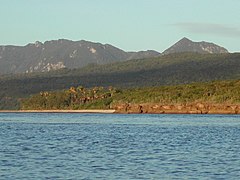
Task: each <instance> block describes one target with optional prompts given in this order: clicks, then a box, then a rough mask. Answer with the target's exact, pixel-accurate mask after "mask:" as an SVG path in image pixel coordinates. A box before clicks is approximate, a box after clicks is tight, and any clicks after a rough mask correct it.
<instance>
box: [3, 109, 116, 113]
mask: <svg viewBox="0 0 240 180" xmlns="http://www.w3.org/2000/svg"><path fill="white" fill-rule="evenodd" d="M114 112H115V110H101V109H93V110H90V109H89V110H0V113H100V114H112V113H114Z"/></svg>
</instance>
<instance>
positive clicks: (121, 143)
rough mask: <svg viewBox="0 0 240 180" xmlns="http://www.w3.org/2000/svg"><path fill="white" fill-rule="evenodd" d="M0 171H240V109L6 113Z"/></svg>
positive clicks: (105, 174) (169, 175)
mask: <svg viewBox="0 0 240 180" xmlns="http://www.w3.org/2000/svg"><path fill="white" fill-rule="evenodd" d="M0 179H123V180H125V179H240V116H233V115H229V116H228V115H225V116H221V115H204V116H202V115H114V114H111V115H101V114H37V113H33V114H4V113H1V114H0Z"/></svg>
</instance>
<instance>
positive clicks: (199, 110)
mask: <svg viewBox="0 0 240 180" xmlns="http://www.w3.org/2000/svg"><path fill="white" fill-rule="evenodd" d="M113 108H114V109H115V110H116V111H115V113H126V114H240V104H237V105H234V104H207V103H191V104H174V105H173V104H172V105H166V104H149V103H148V104H127V103H126V104H119V105H115V106H114V107H113Z"/></svg>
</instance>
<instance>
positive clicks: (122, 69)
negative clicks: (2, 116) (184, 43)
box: [0, 53, 240, 108]
mask: <svg viewBox="0 0 240 180" xmlns="http://www.w3.org/2000/svg"><path fill="white" fill-rule="evenodd" d="M238 78H240V54H239V53H235V54H212V55H211V54H193V53H183V54H171V55H165V56H161V57H157V58H151V59H140V60H130V61H126V62H121V63H112V64H108V65H89V66H87V67H85V68H82V69H74V70H68V69H63V70H59V71H53V72H50V73H43V74H42V73H33V74H28V75H26V74H25V75H16V76H5V77H2V78H0V86H1V89H0V98H1V100H0V101H1V102H0V104H1V108H6V107H8V108H9V107H11V106H12V104H16V99H17V98H22V97H27V96H29V95H30V94H35V93H38V92H40V91H52V90H61V89H67V88H69V87H71V86H75V87H76V86H79V85H81V86H84V87H95V86H103V87H108V86H114V87H117V88H130V87H143V86H145V87H147V86H161V85H176V84H187V83H191V82H206V81H212V80H225V79H238ZM6 103H7V104H6ZM10 104H11V105H10Z"/></svg>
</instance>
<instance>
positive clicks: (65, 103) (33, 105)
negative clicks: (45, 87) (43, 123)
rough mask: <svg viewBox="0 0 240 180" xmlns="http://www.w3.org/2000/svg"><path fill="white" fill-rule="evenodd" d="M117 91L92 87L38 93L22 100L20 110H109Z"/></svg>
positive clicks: (110, 88)
mask: <svg viewBox="0 0 240 180" xmlns="http://www.w3.org/2000/svg"><path fill="white" fill-rule="evenodd" d="M117 92H118V91H117V90H116V89H115V88H112V87H109V88H108V89H106V88H103V87H94V88H92V89H86V88H83V87H82V86H79V87H77V88H75V87H71V88H70V89H68V90H63V91H56V92H40V93H39V94H37V95H34V96H31V97H30V98H27V99H24V100H22V102H21V108H22V109H27V110H29V109H30V110H31V109H37V110H46V109H51V110H52V109H73V110H76V109H109V108H110V104H111V102H112V97H113V95H114V94H115V93H117Z"/></svg>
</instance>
